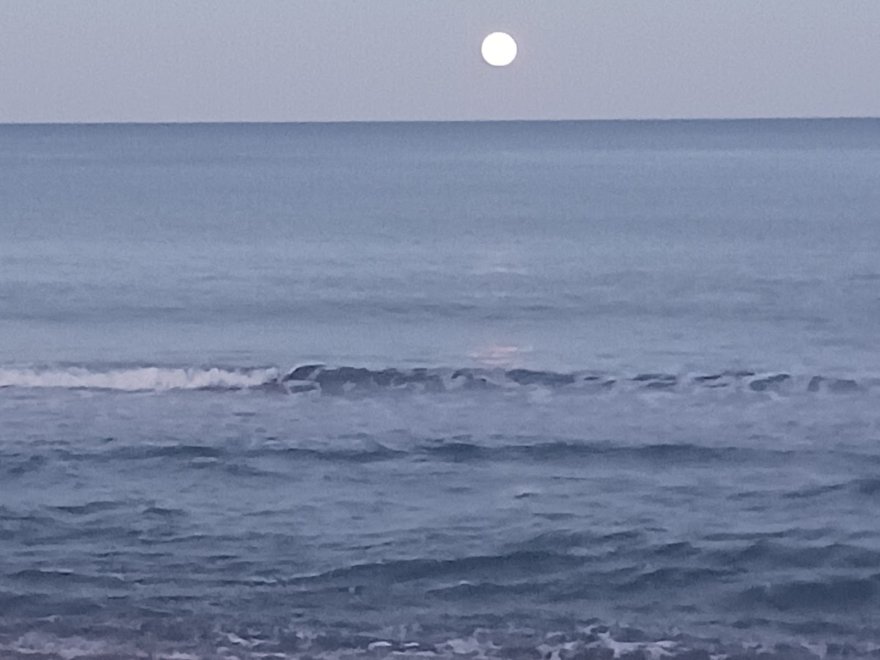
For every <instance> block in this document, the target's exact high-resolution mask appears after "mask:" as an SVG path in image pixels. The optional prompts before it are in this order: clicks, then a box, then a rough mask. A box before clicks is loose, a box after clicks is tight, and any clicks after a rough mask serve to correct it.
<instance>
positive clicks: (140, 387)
mask: <svg viewBox="0 0 880 660" xmlns="http://www.w3.org/2000/svg"><path fill="white" fill-rule="evenodd" d="M277 377H278V373H277V370H275V369H223V368H220V367H209V368H197V367H189V368H185V367H180V368H173V367H172V368H169V367H150V366H145V367H127V368H116V369H90V368H87V367H66V368H37V367H0V387H18V388H61V389H88V390H118V391H123V392H142V391H164V390H206V389H207V390H209V389H219V390H238V389H246V388H252V387H259V386H261V385H264V384H266V383H267V382H271V381H272V380H273V379H276V378H277Z"/></svg>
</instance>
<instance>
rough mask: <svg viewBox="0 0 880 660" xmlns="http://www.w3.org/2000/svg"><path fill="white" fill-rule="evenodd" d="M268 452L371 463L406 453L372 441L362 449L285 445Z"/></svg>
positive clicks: (281, 455) (295, 458)
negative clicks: (370, 444)
mask: <svg viewBox="0 0 880 660" xmlns="http://www.w3.org/2000/svg"><path fill="white" fill-rule="evenodd" d="M269 453H270V454H272V455H276V456H278V457H279V458H288V459H294V460H300V459H302V460H313V461H329V462H340V463H373V462H376V461H387V460H391V459H395V458H399V457H401V456H405V455H406V454H407V452H405V451H403V450H397V449H391V448H390V447H386V446H385V445H382V444H380V443H373V444H372V446H370V447H367V448H363V449H341V448H340V449H335V448H331V447H327V448H313V447H285V448H283V449H277V450H274V449H273V450H270V451H269Z"/></svg>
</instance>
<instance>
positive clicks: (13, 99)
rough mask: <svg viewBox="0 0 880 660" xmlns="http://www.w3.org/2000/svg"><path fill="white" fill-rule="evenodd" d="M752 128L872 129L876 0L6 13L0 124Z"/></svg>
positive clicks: (265, 3)
mask: <svg viewBox="0 0 880 660" xmlns="http://www.w3.org/2000/svg"><path fill="white" fill-rule="evenodd" d="M493 30H506V31H509V32H510V33H511V34H513V35H514V37H516V39H517V41H518V42H519V57H518V58H517V60H516V61H515V62H514V63H513V64H512V65H511V66H510V67H507V68H504V69H496V68H492V67H489V66H488V65H486V64H484V63H483V61H482V59H481V58H480V54H479V52H480V42H481V40H482V37H483V36H484V35H485V34H486V33H488V32H490V31H493ZM755 116H759V117H779V116H786V117H791V116H797V117H804V116H826V117H827V116H873V117H877V116H880V0H723V1H721V0H0V122H84V121H85V122H111V121H312V120H320V121H335V120H372V119H382V120H386V119H514V118H523V119H555V118H583V119H589V118H652V117H659V118H676V117H755Z"/></svg>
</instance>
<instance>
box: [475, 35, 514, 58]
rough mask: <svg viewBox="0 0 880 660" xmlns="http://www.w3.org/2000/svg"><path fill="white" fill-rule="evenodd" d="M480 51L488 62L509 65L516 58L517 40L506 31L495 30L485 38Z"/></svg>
mask: <svg viewBox="0 0 880 660" xmlns="http://www.w3.org/2000/svg"><path fill="white" fill-rule="evenodd" d="M480 51H481V52H482V54H483V59H484V60H486V64H490V65H492V66H507V65H508V64H510V63H511V62H513V60H515V59H516V41H514V39H513V37H511V36H510V35H509V34H507V33H506V32H493V33H492V34H490V35H487V36H486V38H485V39H483V46H482V48H481V49H480Z"/></svg>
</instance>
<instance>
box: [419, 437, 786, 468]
mask: <svg viewBox="0 0 880 660" xmlns="http://www.w3.org/2000/svg"><path fill="white" fill-rule="evenodd" d="M418 451H419V452H421V453H424V454H428V455H430V456H432V457H437V458H440V459H443V460H449V461H453V462H466V461H486V460H531V461H554V460H572V459H591V458H592V459H617V460H621V459H623V460H638V461H645V462H660V463H675V464H682V463H697V464H699V463H717V462H723V463H729V462H742V461H752V460H761V461H766V460H768V459H774V460H784V459H785V458H787V457H788V456H789V455H790V452H788V451H784V450H773V449H752V448H747V447H732V446H727V447H708V446H703V445H696V444H691V443H657V444H647V445H619V444H614V443H611V442H593V443H591V442H571V441H564V440H560V441H552V442H537V443H535V444H527V445H523V444H519V445H516V444H508V445H503V446H484V445H480V444H476V443H472V442H459V441H456V442H435V443H432V444H429V445H423V446H422V447H420V448H419V450H418Z"/></svg>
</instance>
